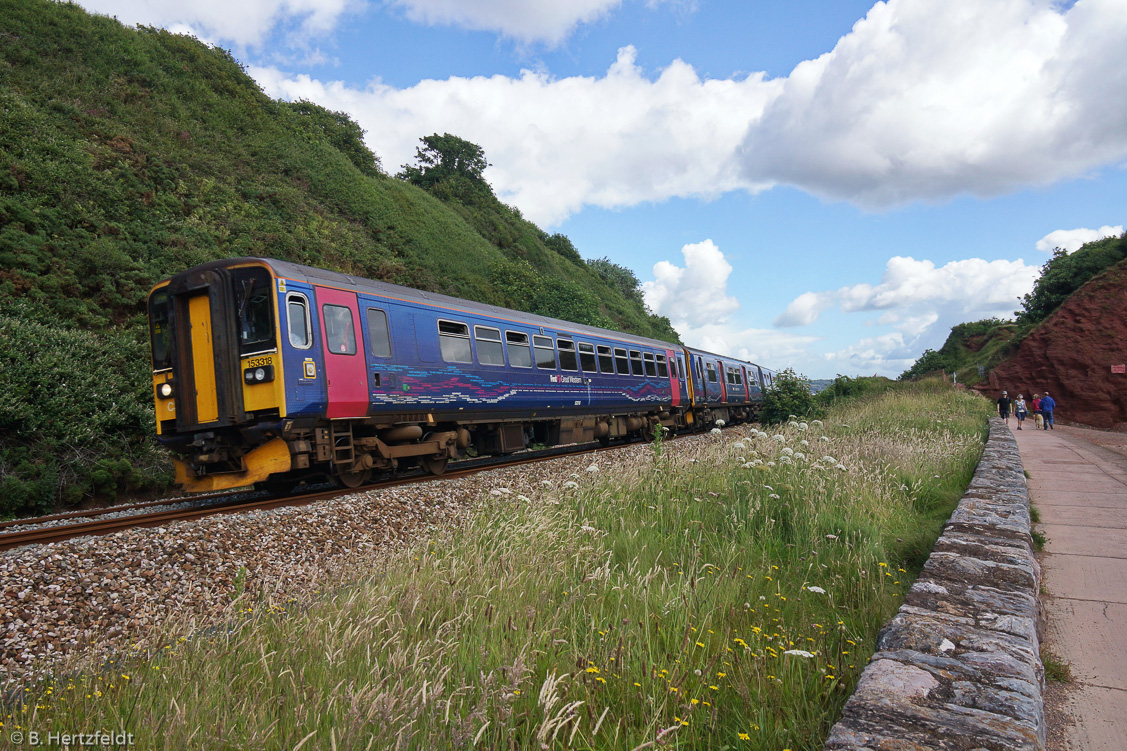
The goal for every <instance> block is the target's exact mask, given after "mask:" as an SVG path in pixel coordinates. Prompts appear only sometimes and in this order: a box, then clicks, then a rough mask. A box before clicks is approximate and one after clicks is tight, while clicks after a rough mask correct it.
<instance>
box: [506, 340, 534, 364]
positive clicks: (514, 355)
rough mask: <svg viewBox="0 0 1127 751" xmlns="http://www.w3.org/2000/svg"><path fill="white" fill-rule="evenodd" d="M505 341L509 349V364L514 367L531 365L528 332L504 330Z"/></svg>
mask: <svg viewBox="0 0 1127 751" xmlns="http://www.w3.org/2000/svg"><path fill="white" fill-rule="evenodd" d="M505 343H506V344H507V345H508V349H509V365H512V366H513V367H514V368H531V367H532V348H531V347H529V346H528V334H522V333H521V332H519V331H506V332H505Z"/></svg>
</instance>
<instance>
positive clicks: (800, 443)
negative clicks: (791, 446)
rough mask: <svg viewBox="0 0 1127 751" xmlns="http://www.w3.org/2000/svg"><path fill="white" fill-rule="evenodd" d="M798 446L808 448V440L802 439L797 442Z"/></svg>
mask: <svg viewBox="0 0 1127 751" xmlns="http://www.w3.org/2000/svg"><path fill="white" fill-rule="evenodd" d="M798 445H799V446H809V445H810V441H808V440H806V439H805V438H803V439H802V440H801V441H799V442H798Z"/></svg>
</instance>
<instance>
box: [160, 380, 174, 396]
mask: <svg viewBox="0 0 1127 751" xmlns="http://www.w3.org/2000/svg"><path fill="white" fill-rule="evenodd" d="M157 396H159V397H160V398H161V399H171V398H172V384H171V383H169V382H168V381H165V382H164V383H162V384H161V385H159V386H157Z"/></svg>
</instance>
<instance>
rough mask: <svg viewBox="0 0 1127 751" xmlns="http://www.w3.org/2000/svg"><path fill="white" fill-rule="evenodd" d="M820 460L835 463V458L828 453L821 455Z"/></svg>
mask: <svg viewBox="0 0 1127 751" xmlns="http://www.w3.org/2000/svg"><path fill="white" fill-rule="evenodd" d="M822 461H824V462H825V463H826V464H837V459H835V458H833V457H832V456H830V455H829V454H826V455H825V456H823V457H822Z"/></svg>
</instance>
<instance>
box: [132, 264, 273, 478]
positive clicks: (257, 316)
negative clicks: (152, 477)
mask: <svg viewBox="0 0 1127 751" xmlns="http://www.w3.org/2000/svg"><path fill="white" fill-rule="evenodd" d="M277 321H278V311H277V303H276V296H275V295H274V278H273V274H272V273H271V271H270V270H269V268H267V267H266V266H264V265H263V264H261V263H257V264H255V263H249V262H248V263H241V264H240V263H238V262H235V263H232V262H215V263H211V264H206V265H204V266H200V267H197V268H195V269H191V270H190V271H187V272H184V273H182V274H178V275H177V276H174V277H173V278H172V279H170V280H168V281H166V282H162V283H161V284H159V285H157V286H156V287H155V288H154V289H153V291H152V292H151V293H150V295H149V325H150V337H151V346H152V350H151V351H152V366H153V372H152V383H153V399H154V402H155V405H156V423H157V425H156V429H157V436H158V440H159V441H160V442H161V443H163V444H164V445H165V446H167V447H168V448H169V449H170V450H171V451H172V453H173V464H174V466H175V471H176V482H177V484H178V485H180V486H181V487H183V488H184V489H186V490H189V491H213V490H224V489H228V488H234V487H240V486H244V485H250V484H253V483H255V482H259V481H261V480H264V479H265V478H266V477H268V476H269V475H271V474H274V473H279V472H287V471H289V469H290V451H289V448H288V447H287V445H286V443H285V441H284V440H283V439H282V438H281V435H280V433H281V419H282V418H284V417H285V414H286V405H285V382H284V381H285V379H284V369H283V368H282V362H281V359H280V355H279V341H278V339H279V332H278V326H277Z"/></svg>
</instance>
